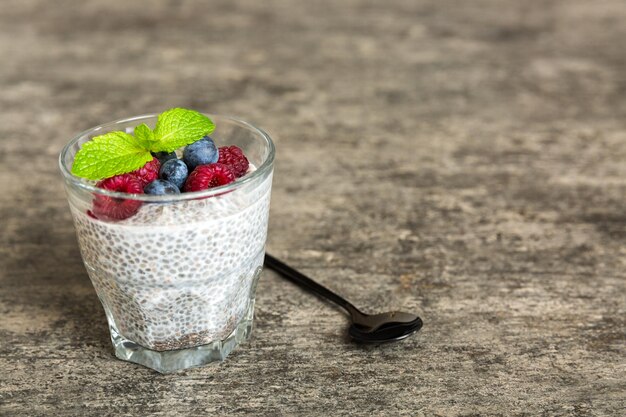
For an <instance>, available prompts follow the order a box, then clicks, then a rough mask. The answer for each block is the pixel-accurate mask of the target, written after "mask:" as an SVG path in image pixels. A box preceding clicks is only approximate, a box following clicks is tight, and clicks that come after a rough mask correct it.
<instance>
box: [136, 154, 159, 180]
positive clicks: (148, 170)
mask: <svg viewBox="0 0 626 417" xmlns="http://www.w3.org/2000/svg"><path fill="white" fill-rule="evenodd" d="M159 169H161V163H160V162H159V160H158V159H157V158H156V157H155V158H152V161H148V162H146V164H145V165H144V166H143V167H141V168H139V169H136V170H134V171H133V172H131V173H130V174H131V175H134V176H135V177H137V178H139V179H140V180H141V183H142V184H143V185H144V186H146V185H148V184H150V183H151V182H152V181H154V180H156V179H157V178H159Z"/></svg>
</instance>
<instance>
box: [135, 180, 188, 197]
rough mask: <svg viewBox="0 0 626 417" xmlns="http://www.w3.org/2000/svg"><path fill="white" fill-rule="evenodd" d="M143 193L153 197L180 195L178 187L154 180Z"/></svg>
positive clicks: (167, 182)
mask: <svg viewBox="0 0 626 417" xmlns="http://www.w3.org/2000/svg"><path fill="white" fill-rule="evenodd" d="M143 192H144V193H146V194H152V195H165V194H180V190H179V189H178V187H177V186H176V185H174V184H173V183H171V182H169V181H165V180H154V181H152V182H151V183H150V184H148V185H146V186H145V187H144V188H143Z"/></svg>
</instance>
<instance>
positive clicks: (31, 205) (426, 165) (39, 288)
mask: <svg viewBox="0 0 626 417" xmlns="http://www.w3.org/2000/svg"><path fill="white" fill-rule="evenodd" d="M624 19H626V8H625V7H624V3H623V1H621V0H613V1H611V0H607V1H600V2H588V1H582V0H574V1H530V2H519V1H514V0H505V1H498V2H496V1H488V0H479V1H474V2H454V1H452V0H444V1H434V0H428V1H420V2H415V1H408V0H407V1H394V2H377V1H356V0H347V1H341V2H337V1H331V0H323V1H314V2H289V1H286V0H271V1H264V2H255V1H236V2H231V1H226V0H224V1H215V2H210V5H209V3H208V2H202V1H199V0H198V1H187V2H171V1H159V2H156V1H155V2H129V1H119V0H115V1H113V0H97V1H85V2H72V1H68V0H59V1H54V2H46V1H41V0H20V1H18V0H5V1H3V3H2V7H1V8H0V56H1V57H2V64H0V91H2V94H0V110H1V111H0V180H1V185H2V192H1V194H0V219H1V226H2V233H1V234H0V239H1V240H0V242H1V243H0V314H1V318H0V415H3V416H4V415H6V416H40V415H41V416H43V415H55V416H70V415H77V416H84V415H89V416H106V415H115V416H131V415H156V416H183V415H209V414H216V415H229V416H232V415H246V414H250V415H284V416H290V415H320V416H322V415H324V416H326V415H370V416H379V415H390V416H416V415H424V416H433V415H440V416H469V415H501V416H522V415H527V416H530V415H532V416H537V415H546V416H548V415H549V416H561V415H563V416H572V415H573V416H608V415H613V416H618V415H623V410H624V409H625V408H626V398H625V392H626V366H625V354H626V343H625V342H626V336H625V330H624V329H625V328H626V321H625V317H626V314H625V309H626V272H625V271H626V214H625V213H626V212H625V207H626V204H625V203H626V101H625V100H624V93H625V91H626V89H625V86H626V78H625V77H626V54H625V53H624V47H623V41H624V39H626V25H624V24H623V22H624ZM174 106H182V107H189V108H195V109H198V110H201V111H207V112H214V113H223V114H232V115H237V116H240V117H242V118H244V119H247V120H250V121H252V122H254V123H256V124H258V125H259V126H261V127H263V128H265V129H267V130H268V131H269V132H270V134H271V135H273V136H274V138H275V140H276V145H277V149H278V154H277V155H278V156H277V162H276V171H275V179H274V191H273V197H272V210H271V220H270V230H269V239H268V249H269V250H270V251H271V252H272V253H273V254H275V255H276V256H278V257H280V258H282V259H285V260H286V261H287V262H288V263H290V264H291V265H293V266H294V267H297V268H300V269H302V270H303V271H305V272H306V273H308V274H310V275H311V276H314V277H316V278H317V279H319V281H320V282H322V283H324V284H325V285H327V286H329V287H331V288H333V289H335V290H337V291H338V292H340V293H342V294H345V295H346V297H348V298H349V299H351V300H352V301H353V302H354V303H355V304H357V305H361V306H364V307H366V308H367V309H371V311H383V310H388V309H391V308H402V309H406V310H410V311H416V312H419V313H420V315H421V316H422V318H423V319H424V322H425V325H424V328H423V330H422V331H421V332H420V333H419V334H418V335H417V336H415V337H412V338H409V339H407V340H406V341H404V342H402V343H398V344H394V345H389V346H383V347H368V348H364V347H359V346H356V345H353V344H351V343H350V342H349V341H348V340H346V337H345V331H346V325H347V320H346V318H345V317H344V316H343V315H342V313H341V312H340V311H338V310H336V309H333V308H329V307H328V306H327V305H325V304H323V303H321V302H320V301H319V300H317V299H316V298H314V297H312V296H310V295H307V294H305V293H303V292H301V291H300V290H299V289H298V288H296V287H294V286H292V285H291V284H289V283H287V282H285V281H282V280H281V279H280V278H278V277H277V276H276V275H274V274H273V273H272V272H270V271H266V272H264V273H263V277H262V279H261V282H260V284H259V287H258V304H257V310H256V329H255V331H254V335H253V338H252V340H251V341H250V342H248V343H246V344H245V345H243V346H241V347H240V348H239V349H238V350H237V351H236V352H235V353H233V355H232V356H231V357H229V359H228V360H227V361H226V362H224V363H222V364H219V365H216V366H210V367H205V368H201V369H195V370H189V371H185V372H181V373H177V374H174V375H167V376H162V375H158V374H156V373H154V372H152V371H151V370H149V369H146V368H142V367H139V366H135V365H133V364H129V363H124V362H121V361H118V360H116V359H114V357H113V356H112V349H111V345H110V341H109V337H108V332H107V327H106V324H105V317H104V313H103V310H102V308H101V306H100V304H99V302H98V300H97V297H96V295H95V293H94V291H93V289H92V287H91V284H90V282H89V280H88V277H87V275H86V273H85V270H84V267H83V265H82V263H81V259H80V254H79V251H78V247H77V243H76V239H75V236H74V230H73V226H72V223H71V217H70V213H69V209H68V207H67V204H66V201H65V197H64V194H63V188H62V181H61V178H60V174H59V173H58V168H57V162H56V159H57V155H58V152H59V150H60V148H61V147H62V146H63V144H64V143H65V142H67V141H68V140H69V139H70V138H71V137H72V136H73V135H74V134H76V133H77V132H79V131H81V130H83V129H86V128H89V127H91V126H93V125H95V124H98V123H101V122H105V121H109V120H113V119H116V118H121V117H125V116H130V115H136V114H144V113H150V112H158V111H162V110H164V109H167V108H169V107H174Z"/></svg>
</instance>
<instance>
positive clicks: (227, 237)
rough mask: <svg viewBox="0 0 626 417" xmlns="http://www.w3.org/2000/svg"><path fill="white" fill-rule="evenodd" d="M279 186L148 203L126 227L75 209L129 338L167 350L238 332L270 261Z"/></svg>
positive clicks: (87, 251)
mask: <svg viewBox="0 0 626 417" xmlns="http://www.w3.org/2000/svg"><path fill="white" fill-rule="evenodd" d="M271 180H272V177H271V175H270V176H269V177H268V178H266V179H265V181H264V182H263V183H262V184H261V185H259V186H256V187H254V188H253V189H251V190H246V191H247V193H246V195H242V193H241V192H240V191H244V190H238V192H237V193H228V194H224V195H220V196H216V197H211V198H206V199H199V200H189V201H185V202H182V203H176V204H160V203H145V204H143V205H142V206H141V208H140V209H139V212H138V213H137V214H136V215H134V216H132V217H130V218H128V219H125V220H122V221H119V222H106V221H101V220H98V219H94V218H93V217H91V216H89V215H88V214H87V212H86V211H84V210H79V209H77V208H75V207H72V214H73V216H74V221H75V225H76V232H77V236H78V241H79V245H80V248H81V253H82V256H83V260H84V262H85V266H86V267H87V272H88V273H89V277H90V278H91V280H92V282H93V285H94V287H95V289H96V292H97V293H98V297H99V298H100V299H101V301H102V303H103V305H104V306H105V309H107V310H108V311H107V314H108V315H109V316H110V318H111V319H112V320H113V322H114V324H115V327H116V328H117V329H118V331H119V332H120V334H122V335H123V336H124V337H126V338H128V339H129V340H132V341H134V342H136V343H138V344H140V345H142V346H144V347H147V348H149V349H153V350H158V351H161V350H172V349H184V348H188V347H192V346H197V345H202V344H206V343H209V342H212V341H215V340H222V339H225V338H226V337H227V336H228V335H229V334H230V333H232V332H233V330H234V329H235V327H236V326H237V324H238V323H239V322H240V321H241V319H242V318H243V317H244V315H245V314H246V312H247V310H248V308H249V307H250V306H249V303H250V302H252V301H250V300H252V298H251V297H250V292H251V290H252V287H253V281H254V279H255V278H256V277H257V276H258V272H259V269H260V268H261V266H262V265H263V256H264V245H265V239H266V233H267V221H268V213H269V203H270V191H271Z"/></svg>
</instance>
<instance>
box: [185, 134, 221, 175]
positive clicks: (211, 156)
mask: <svg viewBox="0 0 626 417" xmlns="http://www.w3.org/2000/svg"><path fill="white" fill-rule="evenodd" d="M218 158H219V153H218V151H217V147H216V146H215V143H214V142H213V139H211V138H210V137H208V136H205V137H203V138H202V139H200V140H198V141H196V142H194V143H192V144H191V145H187V147H186V148H185V150H184V151H183V161H185V163H186V164H187V166H188V167H189V171H193V170H194V169H195V168H196V167H197V166H198V165H207V164H212V163H215V162H217V160H218Z"/></svg>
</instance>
